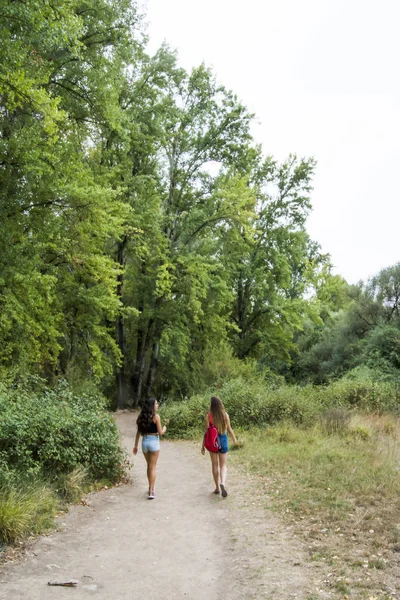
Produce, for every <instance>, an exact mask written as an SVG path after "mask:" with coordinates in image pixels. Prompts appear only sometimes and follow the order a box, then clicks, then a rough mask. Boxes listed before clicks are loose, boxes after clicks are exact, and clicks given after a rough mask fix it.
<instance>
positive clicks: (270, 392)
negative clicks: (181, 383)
mask: <svg viewBox="0 0 400 600" xmlns="http://www.w3.org/2000/svg"><path fill="white" fill-rule="evenodd" d="M213 394H217V395H218V396H219V397H220V398H221V400H222V401H223V403H224V405H225V407H226V410H227V412H228V413H229V416H230V419H231V422H232V426H233V427H238V428H243V429H249V428H250V427H254V426H265V425H273V424H275V423H280V422H291V423H294V424H296V425H304V426H310V425H313V424H316V423H318V422H319V421H320V420H321V415H322V414H323V413H325V414H328V415H329V414H332V415H333V413H329V410H333V409H336V410H337V411H339V412H340V410H343V411H344V412H346V411H353V410H361V411H363V412H370V413H372V412H373V413H382V412H387V411H396V410H397V401H396V393H395V388H394V386H393V384H390V383H387V382H372V381H358V380H348V379H342V380H339V381H336V382H333V383H331V384H330V385H328V386H326V387H322V386H314V385H307V386H304V387H300V386H290V385H282V386H280V387H272V386H269V385H267V384H266V383H265V380H263V379H261V378H260V379H258V380H256V379H253V380H248V379H244V378H243V377H241V376H240V377H236V378H231V379H229V380H226V381H224V382H222V383H221V384H220V386H219V388H218V390H215V389H214V390H209V391H208V392H206V393H204V394H201V395H196V396H193V397H192V398H190V399H189V400H185V401H179V402H167V403H166V404H164V405H163V407H162V410H161V414H162V417H163V418H164V417H168V418H169V419H170V422H169V425H168V435H169V436H170V437H181V438H185V437H186V438H188V437H193V436H194V435H198V434H199V432H200V431H201V430H202V429H203V427H204V417H205V414H206V412H207V409H208V407H209V402H210V398H211V396H212V395H213ZM335 414H336V413H335ZM346 414H347V413H346ZM331 420H332V419H331ZM333 421H334V419H333ZM333 421H332V423H331V425H332V426H334V423H333ZM328 426H330V425H328ZM339 427H341V425H339Z"/></svg>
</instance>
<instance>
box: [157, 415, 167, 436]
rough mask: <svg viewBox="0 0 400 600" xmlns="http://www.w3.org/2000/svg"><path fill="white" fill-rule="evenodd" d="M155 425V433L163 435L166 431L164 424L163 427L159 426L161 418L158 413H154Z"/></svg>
mask: <svg viewBox="0 0 400 600" xmlns="http://www.w3.org/2000/svg"><path fill="white" fill-rule="evenodd" d="M155 422H156V425H157V433H158V435H164V433H165V432H166V431H167V428H166V426H165V425H164V427H161V419H160V415H156V421H155Z"/></svg>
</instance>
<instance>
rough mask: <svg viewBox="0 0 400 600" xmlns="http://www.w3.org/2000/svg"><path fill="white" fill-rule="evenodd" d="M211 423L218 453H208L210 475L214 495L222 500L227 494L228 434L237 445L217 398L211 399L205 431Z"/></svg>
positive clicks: (226, 414)
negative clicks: (220, 496) (219, 495)
mask: <svg viewBox="0 0 400 600" xmlns="http://www.w3.org/2000/svg"><path fill="white" fill-rule="evenodd" d="M210 423H213V424H214V425H215V427H216V428H217V430H218V447H219V450H218V452H209V454H210V457H211V468H212V474H213V477H214V481H215V490H214V494H222V497H223V498H226V497H227V495H228V492H227V491H226V487H225V486H226V476H227V471H228V469H227V464H226V463H227V459H228V450H229V447H228V433H229V434H230V435H231V437H232V439H233V443H234V444H237V439H236V435H235V433H234V431H233V429H232V427H231V422H230V420H229V415H228V413H227V412H226V410H225V407H224V405H223V404H222V402H221V400H220V399H219V398H218V396H213V397H212V398H211V404H210V410H209V412H208V413H207V417H206V429H207V427H208V426H209V425H210ZM205 451H206V449H205V446H204V437H203V445H202V447H201V453H202V454H205Z"/></svg>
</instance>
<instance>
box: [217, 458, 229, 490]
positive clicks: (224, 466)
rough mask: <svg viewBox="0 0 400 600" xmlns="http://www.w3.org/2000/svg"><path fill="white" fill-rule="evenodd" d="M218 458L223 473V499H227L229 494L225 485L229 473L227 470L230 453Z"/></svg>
mask: <svg viewBox="0 0 400 600" xmlns="http://www.w3.org/2000/svg"><path fill="white" fill-rule="evenodd" d="M218 458H219V470H220V473H221V492H222V497H223V498H226V497H227V495H228V493H227V491H226V489H225V485H226V476H227V473H228V468H227V464H226V463H227V460H228V453H227V452H225V453H224V454H218Z"/></svg>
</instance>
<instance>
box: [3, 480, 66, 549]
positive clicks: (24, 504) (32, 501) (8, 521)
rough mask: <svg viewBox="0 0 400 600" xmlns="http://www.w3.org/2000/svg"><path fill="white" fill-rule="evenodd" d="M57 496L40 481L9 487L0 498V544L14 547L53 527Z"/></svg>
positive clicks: (4, 489)
mask: <svg viewBox="0 0 400 600" xmlns="http://www.w3.org/2000/svg"><path fill="white" fill-rule="evenodd" d="M58 503H59V502H58V498H57V495H56V494H55V492H54V491H53V490H52V489H51V488H50V487H48V486H46V485H45V484H44V483H41V482H39V481H36V482H29V483H23V484H22V483H21V484H8V485H7V486H6V487H5V488H3V489H2V490H1V496H0V544H2V545H6V544H13V543H15V542H18V541H20V540H22V539H24V538H26V537H27V536H29V535H30V534H39V533H43V532H45V531H48V530H50V529H51V528H52V527H53V526H54V517H55V515H56V512H57V509H58Z"/></svg>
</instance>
